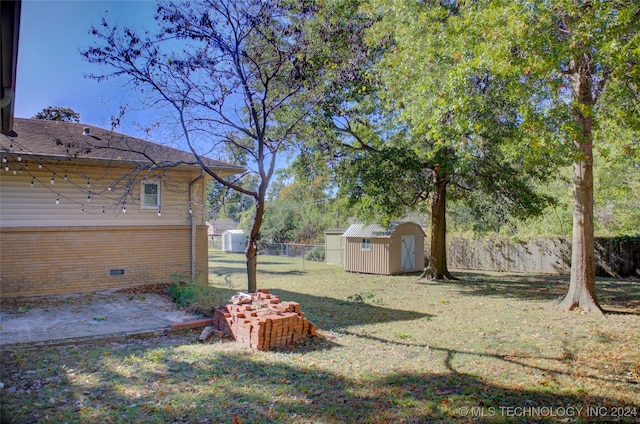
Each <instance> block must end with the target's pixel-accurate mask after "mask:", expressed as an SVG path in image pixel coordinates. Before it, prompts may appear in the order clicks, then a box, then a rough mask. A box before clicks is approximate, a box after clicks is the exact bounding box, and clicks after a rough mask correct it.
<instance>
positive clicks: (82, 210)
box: [80, 205, 84, 213]
mask: <svg viewBox="0 0 640 424" xmlns="http://www.w3.org/2000/svg"><path fill="white" fill-rule="evenodd" d="M80 213H84V205H82V207H81V208H80Z"/></svg>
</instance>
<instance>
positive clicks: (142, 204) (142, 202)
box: [140, 180, 162, 211]
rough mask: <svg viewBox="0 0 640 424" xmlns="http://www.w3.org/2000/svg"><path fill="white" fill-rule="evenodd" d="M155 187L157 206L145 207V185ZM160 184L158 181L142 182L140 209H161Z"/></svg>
mask: <svg viewBox="0 0 640 424" xmlns="http://www.w3.org/2000/svg"><path fill="white" fill-rule="evenodd" d="M151 184H153V185H155V186H156V187H158V199H157V204H156V205H145V202H144V200H145V192H144V188H145V187H146V186H147V185H151ZM160 191H161V190H160V182H159V181H147V180H145V181H142V184H140V209H145V210H154V211H157V210H158V209H160V208H161V206H162V195H161V192H160Z"/></svg>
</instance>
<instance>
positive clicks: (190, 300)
mask: <svg viewBox="0 0 640 424" xmlns="http://www.w3.org/2000/svg"><path fill="white" fill-rule="evenodd" d="M167 295H168V296H169V297H170V298H171V301H172V302H173V303H175V304H176V305H179V306H181V307H183V308H185V309H187V310H189V311H192V312H195V313H201V314H211V313H212V311H213V308H215V307H216V305H218V304H219V303H220V299H218V296H217V294H216V291H215V289H214V288H213V287H209V286H204V285H201V284H197V283H191V284H189V283H185V282H183V281H176V282H173V283H171V284H169V286H168V287H167Z"/></svg>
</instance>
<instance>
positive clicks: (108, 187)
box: [107, 183, 111, 191]
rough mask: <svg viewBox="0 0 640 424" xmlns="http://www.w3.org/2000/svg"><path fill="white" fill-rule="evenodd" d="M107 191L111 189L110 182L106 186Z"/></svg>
mask: <svg viewBox="0 0 640 424" xmlns="http://www.w3.org/2000/svg"><path fill="white" fill-rule="evenodd" d="M107 191H111V183H109V185H108V186H107Z"/></svg>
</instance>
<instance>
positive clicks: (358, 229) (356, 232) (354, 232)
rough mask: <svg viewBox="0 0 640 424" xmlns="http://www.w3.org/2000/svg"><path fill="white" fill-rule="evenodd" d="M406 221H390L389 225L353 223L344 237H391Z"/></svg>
mask: <svg viewBox="0 0 640 424" xmlns="http://www.w3.org/2000/svg"><path fill="white" fill-rule="evenodd" d="M406 223H407V222H406V221H395V222H391V223H389V226H387V227H383V226H381V225H379V224H353V225H351V226H350V227H349V228H347V231H345V232H344V234H343V235H342V237H365V238H391V236H393V234H394V233H395V231H396V229H397V228H398V227H399V226H400V225H402V224H406ZM416 225H417V224H416Z"/></svg>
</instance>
